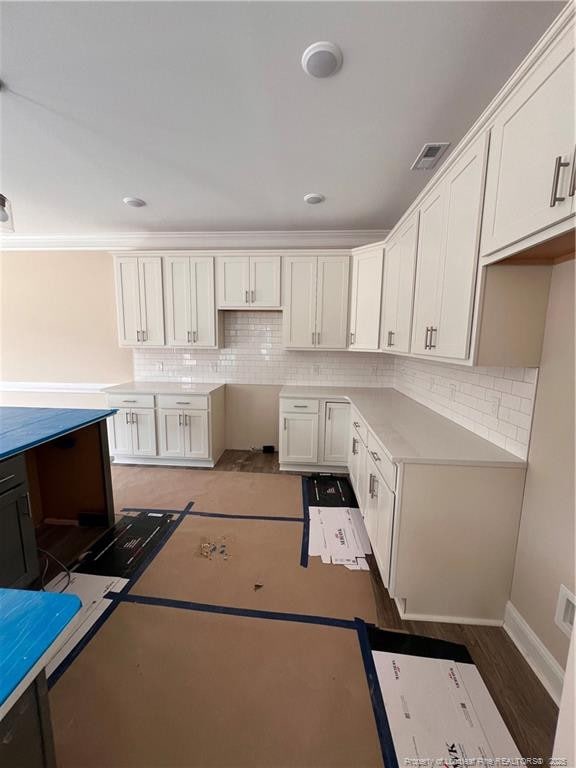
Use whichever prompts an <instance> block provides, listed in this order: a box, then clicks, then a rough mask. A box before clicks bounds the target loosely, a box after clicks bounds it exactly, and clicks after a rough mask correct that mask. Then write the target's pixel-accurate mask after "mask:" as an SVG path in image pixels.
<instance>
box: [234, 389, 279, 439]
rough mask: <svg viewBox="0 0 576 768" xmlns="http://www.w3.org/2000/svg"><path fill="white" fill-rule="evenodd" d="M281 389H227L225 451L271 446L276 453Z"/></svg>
mask: <svg viewBox="0 0 576 768" xmlns="http://www.w3.org/2000/svg"><path fill="white" fill-rule="evenodd" d="M280 389H281V387H279V386H273V385H268V384H227V385H226V448H233V449H235V450H249V449H250V448H253V447H254V448H262V446H263V445H273V446H275V448H276V450H278V408H279V403H278V399H279V397H278V396H279V393H280Z"/></svg>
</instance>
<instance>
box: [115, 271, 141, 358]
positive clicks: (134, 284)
mask: <svg viewBox="0 0 576 768" xmlns="http://www.w3.org/2000/svg"><path fill="white" fill-rule="evenodd" d="M114 267H115V272H116V314H117V318H118V341H119V344H120V346H121V347H131V346H136V345H137V344H139V343H140V331H141V330H142V323H141V319H140V278H139V271H138V258H137V257H136V256H119V257H116V259H115V262H114Z"/></svg>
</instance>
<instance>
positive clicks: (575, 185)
mask: <svg viewBox="0 0 576 768" xmlns="http://www.w3.org/2000/svg"><path fill="white" fill-rule="evenodd" d="M575 194H576V147H574V157H573V158H572V171H571V172H570V184H569V186H568V197H574V195H575Z"/></svg>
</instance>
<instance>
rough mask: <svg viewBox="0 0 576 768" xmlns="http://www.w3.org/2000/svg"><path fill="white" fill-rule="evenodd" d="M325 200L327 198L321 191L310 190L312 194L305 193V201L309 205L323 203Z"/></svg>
mask: <svg viewBox="0 0 576 768" xmlns="http://www.w3.org/2000/svg"><path fill="white" fill-rule="evenodd" d="M324 200H326V198H325V197H324V195H321V194H320V193H319V192H310V194H308V195H304V202H305V203H308V204H309V205H318V203H323V202H324Z"/></svg>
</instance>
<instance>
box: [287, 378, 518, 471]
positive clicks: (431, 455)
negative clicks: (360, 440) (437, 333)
mask: <svg viewBox="0 0 576 768" xmlns="http://www.w3.org/2000/svg"><path fill="white" fill-rule="evenodd" d="M280 397H294V398H317V399H330V400H337V401H343V402H350V403H352V405H353V406H354V407H355V408H356V410H357V411H358V412H359V414H360V415H361V416H362V418H363V419H364V421H365V422H366V424H367V425H368V427H369V428H370V430H371V431H372V432H373V434H374V436H375V437H376V438H377V440H378V441H379V442H380V443H381V445H382V448H383V449H384V451H385V453H386V454H387V455H388V457H389V458H390V459H391V461H395V462H407V463H434V464H488V465H492V466H511V467H524V466H526V461H524V460H523V459H521V458H519V457H518V456H514V454H512V453H509V452H508V451H505V450H504V449H502V448H499V447H498V446H497V445H494V444H493V443H490V442H489V441H488V440H484V438H483V437H479V436H478V435H475V434H474V433H473V432H470V430H468V429H465V428H464V427H461V426H459V425H458V424H456V423H454V422H453V421H450V419H447V418H445V417H444V416H440V414H438V413H435V412H434V411H432V410H431V409H430V408H427V407H426V406H424V405H421V404H420V403H417V402H416V401H415V400H412V398H410V397H407V396H406V395H403V394H401V393H400V392H398V391H397V390H395V389H392V388H391V387H386V388H356V387H304V386H286V387H282V389H281V390H280Z"/></svg>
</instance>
